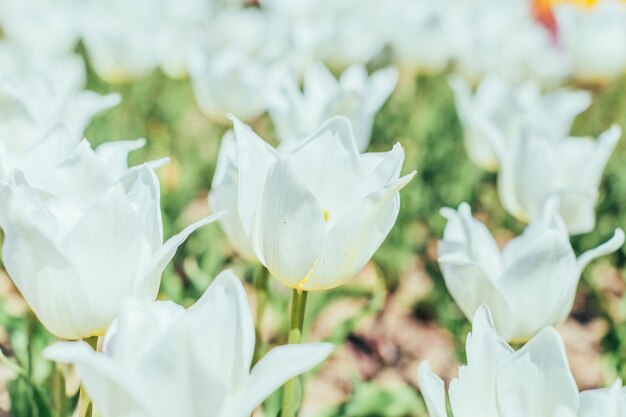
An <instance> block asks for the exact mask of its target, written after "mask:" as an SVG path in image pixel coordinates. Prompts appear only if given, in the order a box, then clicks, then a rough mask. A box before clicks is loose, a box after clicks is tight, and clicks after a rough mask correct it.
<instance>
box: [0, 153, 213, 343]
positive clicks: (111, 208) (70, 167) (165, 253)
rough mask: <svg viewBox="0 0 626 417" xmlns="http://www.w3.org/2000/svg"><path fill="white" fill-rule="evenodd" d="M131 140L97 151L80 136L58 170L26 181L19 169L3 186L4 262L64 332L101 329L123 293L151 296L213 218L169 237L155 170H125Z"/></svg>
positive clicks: (51, 324) (52, 327)
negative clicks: (179, 253)
mask: <svg viewBox="0 0 626 417" xmlns="http://www.w3.org/2000/svg"><path fill="white" fill-rule="evenodd" d="M134 147H136V144H134V143H128V142H120V143H116V144H108V145H107V147H105V148H104V149H103V150H101V151H99V152H98V153H96V152H94V151H93V150H91V148H90V146H89V144H88V143H86V142H83V143H82V144H81V145H80V146H79V147H78V148H77V149H76V150H75V151H74V153H73V154H71V155H70V156H69V158H67V159H66V160H65V161H64V162H63V163H62V164H60V165H58V166H57V167H53V168H50V169H48V170H47V171H46V172H45V173H43V172H41V171H38V172H39V174H38V175H30V176H29V180H27V179H26V178H25V176H24V174H23V173H22V172H21V171H19V170H16V171H14V172H13V174H12V175H11V177H10V178H9V181H8V183H7V184H4V185H2V186H1V187H0V225H1V226H2V229H3V230H4V235H5V240H4V246H3V261H4V265H5V267H6V269H7V272H8V273H9V275H10V277H11V279H12V280H13V282H14V283H15V285H16V286H17V288H18V289H19V291H20V292H21V293H22V295H23V296H24V298H25V299H26V301H27V302H28V304H29V305H30V306H31V308H32V309H33V311H34V313H35V314H36V315H37V317H38V318H39V319H40V320H41V322H42V323H43V324H44V326H46V328H48V330H49V331H50V332H52V333H53V334H55V335H56V336H58V337H60V338H65V339H79V338H86V337H90V336H93V335H102V334H104V333H105V332H106V330H107V328H108V327H109V325H110V324H111V322H112V321H113V320H114V319H115V317H117V313H118V310H119V307H120V305H121V303H122V301H123V300H124V299H125V298H127V297H131V296H132V297H135V298H137V299H140V300H144V301H152V300H154V299H155V298H156V296H157V292H158V289H159V283H160V279H161V273H162V272H163V269H164V268H165V266H166V265H167V263H168V262H169V261H170V260H171V258H172V257H173V256H174V253H175V251H176V249H177V247H178V246H179V245H180V244H181V243H182V242H183V241H184V240H185V239H186V238H187V236H188V235H189V234H190V233H191V232H192V231H193V230H195V229H197V228H198V227H200V226H202V225H204V224H206V223H208V222H210V221H212V220H214V219H215V217H208V218H206V219H203V220H201V221H199V222H197V223H194V224H192V225H191V226H188V227H187V228H186V229H185V230H184V231H183V232H181V233H179V234H178V235H176V236H174V237H172V238H171V239H169V240H168V241H167V242H165V243H163V231H162V222H161V214H160V207H159V183H158V180H157V178H156V175H155V174H154V172H153V171H152V169H150V168H149V167H148V166H147V165H143V166H139V167H135V168H132V169H130V170H128V169H127V170H124V166H123V163H124V162H123V160H124V159H125V156H126V155H127V154H128V151H129V150H131V149H133V148H134ZM29 181H31V183H29Z"/></svg>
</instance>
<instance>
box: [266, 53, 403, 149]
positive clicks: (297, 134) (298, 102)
mask: <svg viewBox="0 0 626 417" xmlns="http://www.w3.org/2000/svg"><path fill="white" fill-rule="evenodd" d="M397 81H398V72H397V70H396V69H395V68H385V69H382V70H378V71H376V72H374V73H372V74H371V75H368V74H367V70H366V69H365V67H364V66H362V65H354V66H352V67H350V68H348V69H347V70H346V71H345V72H344V73H343V74H342V75H341V77H340V78H339V80H336V79H335V77H334V76H333V75H332V74H331V72H330V71H329V70H328V69H327V68H326V67H325V66H324V65H323V64H321V63H315V64H314V65H312V66H311V67H310V68H309V69H308V70H307V72H306V74H305V76H304V88H303V91H300V87H299V86H298V81H297V80H296V79H295V78H294V77H291V78H285V79H284V82H283V83H282V84H281V86H280V89H276V90H275V91H273V94H272V96H271V99H270V109H269V114H270V117H271V119H272V122H273V123H274V126H275V128H276V131H277V134H278V138H279V139H280V141H281V145H282V146H284V147H286V148H288V149H289V148H294V147H296V146H298V144H300V143H301V142H302V140H303V139H304V138H306V137H308V136H309V135H311V133H313V132H314V131H315V130H316V129H317V128H318V127H319V126H320V125H321V124H322V123H323V122H324V121H326V120H328V119H329V118H330V117H332V116H346V117H347V118H348V119H349V120H350V123H351V124H352V128H353V131H354V137H355V139H356V142H357V149H358V150H359V151H361V152H363V151H365V149H366V148H367V146H368V145H369V143H370V137H371V135H372V127H373V125H374V117H375V116H376V113H377V112H378V110H380V108H381V107H382V106H383V104H384V103H385V102H386V101H387V99H388V98H389V96H390V95H391V93H392V92H393V90H394V88H395V86H396V83H397Z"/></svg>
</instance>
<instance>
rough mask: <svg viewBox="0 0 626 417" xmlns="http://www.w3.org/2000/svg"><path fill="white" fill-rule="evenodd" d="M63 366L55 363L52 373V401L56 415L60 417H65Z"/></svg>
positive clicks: (65, 401)
mask: <svg viewBox="0 0 626 417" xmlns="http://www.w3.org/2000/svg"><path fill="white" fill-rule="evenodd" d="M63 366H64V365H62V364H60V363H57V364H56V366H55V367H54V370H53V371H52V380H51V384H52V395H53V399H54V405H55V406H56V409H57V415H58V416H60V417H66V416H67V396H66V395H65V373H64V372H63Z"/></svg>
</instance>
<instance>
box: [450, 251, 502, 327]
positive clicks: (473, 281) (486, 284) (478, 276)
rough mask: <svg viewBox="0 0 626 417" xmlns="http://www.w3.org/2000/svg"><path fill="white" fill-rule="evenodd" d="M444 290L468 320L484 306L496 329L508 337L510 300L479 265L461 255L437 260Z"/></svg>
mask: <svg viewBox="0 0 626 417" xmlns="http://www.w3.org/2000/svg"><path fill="white" fill-rule="evenodd" d="M438 262H439V267H440V268H441V272H442V274H443V277H444V280H445V283H446V288H447V289H448V291H449V292H450V295H452V298H453V299H454V301H455V302H456V303H457V305H458V306H459V308H460V309H461V311H463V314H464V315H465V317H467V318H468V319H469V318H470V317H472V316H473V315H474V314H475V313H476V311H477V309H478V308H479V307H480V306H481V305H482V304H486V305H487V306H489V309H490V310H492V311H493V312H494V314H495V322H496V328H497V329H498V330H499V331H500V332H501V333H502V334H503V337H505V338H508V337H509V336H508V335H506V334H505V333H506V329H507V328H508V326H509V325H510V323H511V319H512V317H513V316H512V312H511V308H510V301H509V300H508V298H507V296H506V294H505V293H504V292H503V291H502V289H501V288H500V285H499V283H498V282H494V281H492V280H491V279H490V278H489V276H488V275H487V274H486V273H485V271H484V270H483V269H482V267H481V266H480V265H477V264H475V263H473V262H471V261H468V260H467V259H466V258H465V257H464V256H463V255H459V254H449V255H445V256H441V257H439V259H438Z"/></svg>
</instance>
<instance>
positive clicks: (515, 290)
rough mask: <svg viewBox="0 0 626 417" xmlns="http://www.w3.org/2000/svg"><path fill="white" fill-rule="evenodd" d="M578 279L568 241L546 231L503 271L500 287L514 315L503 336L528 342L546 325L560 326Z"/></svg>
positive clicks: (569, 308) (572, 298)
mask: <svg viewBox="0 0 626 417" xmlns="http://www.w3.org/2000/svg"><path fill="white" fill-rule="evenodd" d="M579 279H580V272H579V270H578V268H577V266H576V257H575V255H574V251H573V250H572V247H571V246H570V243H569V239H568V238H567V237H564V236H563V235H562V233H561V231H559V230H556V229H549V230H546V231H545V232H544V233H543V234H542V235H541V236H538V237H537V238H536V239H535V240H534V241H533V242H532V244H529V245H528V246H527V247H526V248H525V251H524V252H522V253H519V254H518V255H517V260H516V261H515V262H513V263H511V264H510V265H508V266H507V268H506V270H505V271H504V272H503V278H502V280H501V281H500V288H501V289H502V291H503V293H504V294H506V295H507V296H508V299H509V306H510V308H511V314H512V317H511V320H512V322H510V323H509V324H508V326H507V331H506V332H505V331H504V329H503V336H504V337H505V338H506V339H508V340H513V339H516V340H520V341H523V340H528V339H529V338H531V337H532V336H534V335H535V334H536V333H537V332H539V331H540V330H541V329H543V328H544V327H546V326H556V325H559V324H561V323H562V322H563V321H564V320H565V319H566V318H567V316H568V314H569V312H570V311H571V308H572V304H573V302H574V296H575V294H576V287H577V286H578V280H579Z"/></svg>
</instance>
